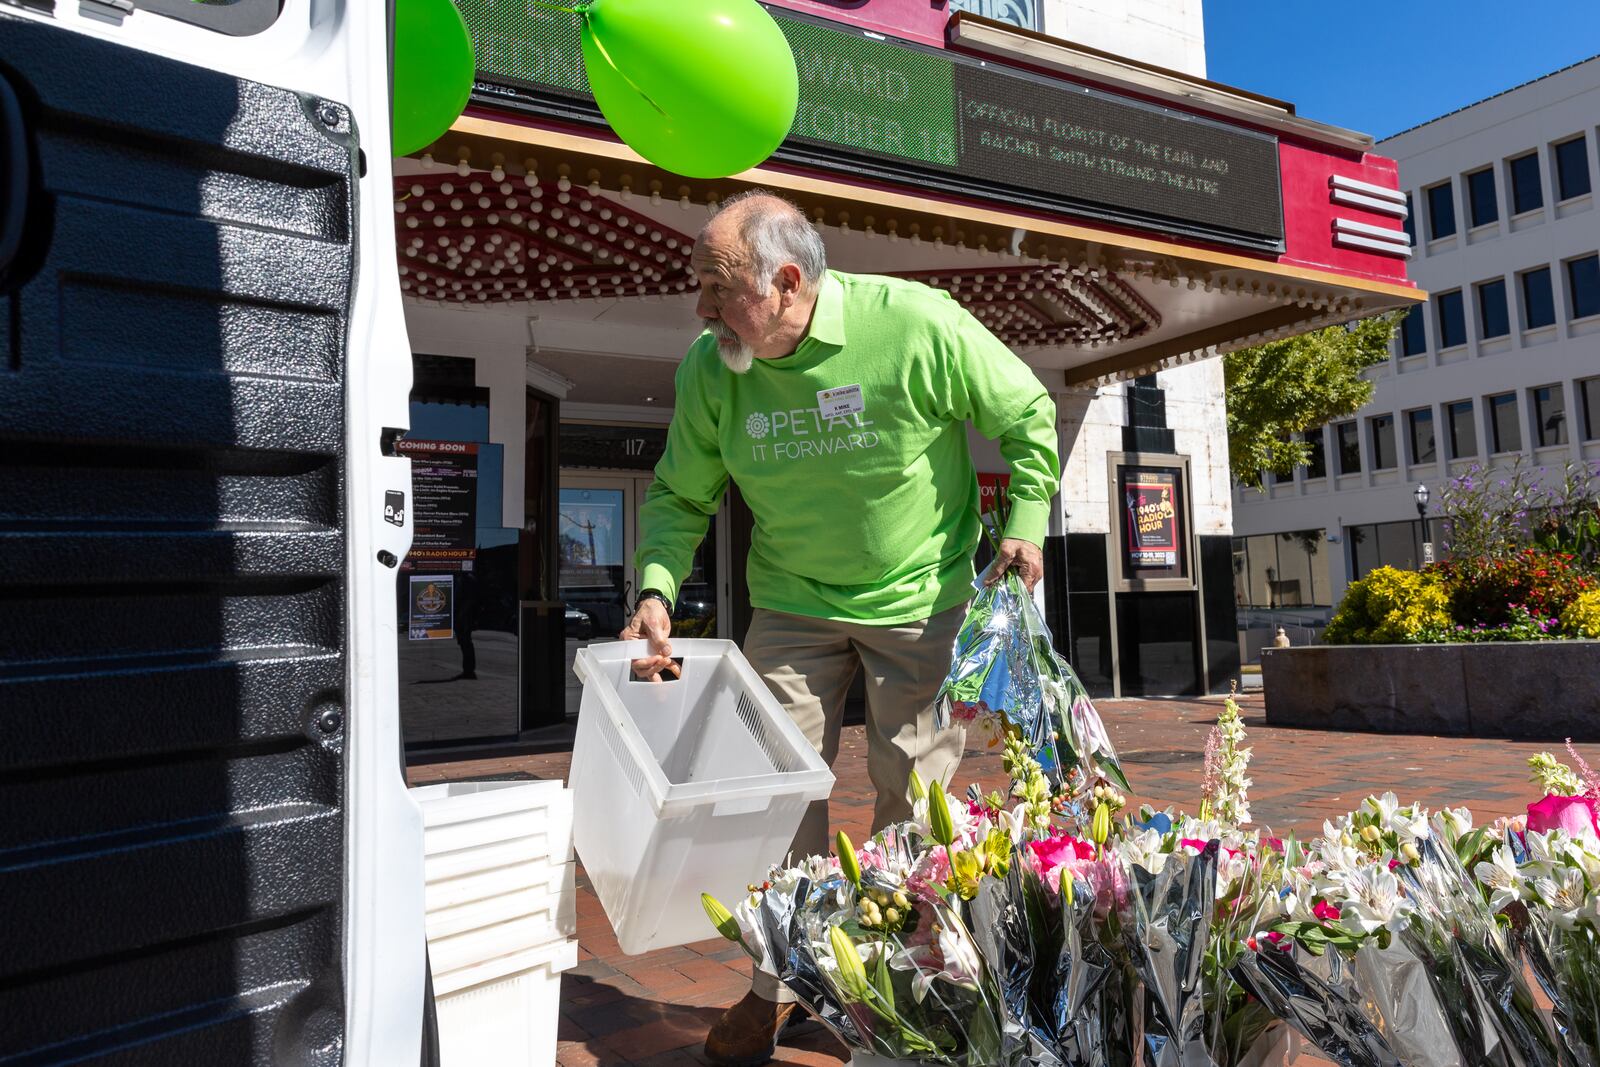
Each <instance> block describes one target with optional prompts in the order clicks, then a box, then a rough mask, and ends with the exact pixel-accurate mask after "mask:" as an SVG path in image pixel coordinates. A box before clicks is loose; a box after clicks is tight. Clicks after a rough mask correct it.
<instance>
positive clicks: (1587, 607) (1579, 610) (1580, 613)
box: [1561, 589, 1600, 638]
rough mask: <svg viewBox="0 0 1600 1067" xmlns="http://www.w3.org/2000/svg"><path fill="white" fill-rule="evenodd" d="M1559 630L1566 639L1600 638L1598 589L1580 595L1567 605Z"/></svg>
mask: <svg viewBox="0 0 1600 1067" xmlns="http://www.w3.org/2000/svg"><path fill="white" fill-rule="evenodd" d="M1561 629H1562V631H1563V632H1564V633H1565V634H1566V635H1567V636H1568V637H1591V638H1596V637H1600V589H1594V590H1590V591H1589V592H1587V593H1583V594H1580V595H1579V596H1578V597H1577V598H1576V599H1574V600H1573V601H1572V603H1570V604H1568V605H1567V610H1565V611H1563V612H1562V613H1561Z"/></svg>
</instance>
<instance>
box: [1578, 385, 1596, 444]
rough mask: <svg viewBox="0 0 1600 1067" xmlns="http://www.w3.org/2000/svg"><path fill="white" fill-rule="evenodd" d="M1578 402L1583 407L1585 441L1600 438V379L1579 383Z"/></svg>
mask: <svg viewBox="0 0 1600 1067" xmlns="http://www.w3.org/2000/svg"><path fill="white" fill-rule="evenodd" d="M1578 401H1579V403H1581V404H1582V405H1583V439H1584V440H1585V441H1593V440H1595V439H1596V438H1600V378H1585V379H1584V380H1583V381H1581V382H1579V383H1578Z"/></svg>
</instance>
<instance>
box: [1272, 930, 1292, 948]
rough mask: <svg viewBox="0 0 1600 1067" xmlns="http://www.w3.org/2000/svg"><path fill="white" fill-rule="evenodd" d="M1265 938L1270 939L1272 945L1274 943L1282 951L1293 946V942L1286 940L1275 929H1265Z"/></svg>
mask: <svg viewBox="0 0 1600 1067" xmlns="http://www.w3.org/2000/svg"><path fill="white" fill-rule="evenodd" d="M1267 940H1268V941H1271V942H1272V943H1273V944H1274V945H1276V946H1277V947H1278V948H1279V949H1281V950H1283V951H1284V952H1288V951H1289V950H1290V949H1292V948H1294V942H1292V941H1289V940H1287V939H1286V938H1285V937H1284V936H1283V935H1282V934H1280V933H1279V932H1278V931H1276V930H1269V931H1267Z"/></svg>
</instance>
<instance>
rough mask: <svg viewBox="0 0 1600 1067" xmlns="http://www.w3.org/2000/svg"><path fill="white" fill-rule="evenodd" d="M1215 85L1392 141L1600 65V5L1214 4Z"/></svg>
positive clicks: (1558, 0) (1210, 25)
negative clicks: (1575, 66) (1571, 70)
mask: <svg viewBox="0 0 1600 1067" xmlns="http://www.w3.org/2000/svg"><path fill="white" fill-rule="evenodd" d="M1204 2H1205V20H1206V66H1207V74H1208V75H1209V76H1210V77H1211V78H1212V80H1214V81H1219V82H1226V83H1227V84H1230V85H1236V86H1238V87H1239V88H1241V89H1250V90H1253V91H1254V92H1258V93H1265V94H1266V95H1268V96H1275V97H1278V98H1280V99H1283V100H1288V101H1291V102H1292V103H1293V104H1294V105H1295V107H1296V110H1297V111H1298V113H1299V114H1301V115H1304V116H1305V117H1306V118H1311V119H1317V120H1320V121H1322V122H1331V123H1333V124H1335V125H1338V126H1346V127H1349V128H1351V129H1356V130H1361V131H1363V132H1365V133H1370V134H1372V135H1374V136H1375V137H1379V138H1383V137H1387V136H1389V135H1390V134H1395V133H1398V132H1400V131H1401V130H1403V129H1406V128H1408V127H1411V126H1415V125H1417V124H1418V123H1421V122H1427V121H1428V120H1429V119H1434V118H1438V117H1439V116H1440V115H1443V114H1445V113H1446V112H1449V111H1454V110H1455V109H1456V108H1459V107H1464V106H1466V105H1467V104H1470V103H1473V102H1474V101H1477V100H1481V99H1483V98H1484V97H1486V96H1493V95H1494V94H1495V93H1498V92H1502V91H1504V90H1506V89H1509V88H1511V87H1512V86H1514V85H1520V84H1521V83H1523V82H1525V81H1529V80H1531V79H1533V78H1537V77H1539V76H1540V75H1543V74H1548V73H1550V72H1551V71H1553V70H1556V69H1558V68H1560V67H1565V66H1567V65H1569V64H1571V63H1575V62H1577V61H1578V60H1581V59H1587V58H1589V57H1590V56H1593V55H1596V54H1600V3H1597V2H1595V0H1515V2H1504V0H1501V2H1490V0H1456V2H1451V0H1388V2H1385V3H1376V2H1373V0H1276V2H1269V0H1204Z"/></svg>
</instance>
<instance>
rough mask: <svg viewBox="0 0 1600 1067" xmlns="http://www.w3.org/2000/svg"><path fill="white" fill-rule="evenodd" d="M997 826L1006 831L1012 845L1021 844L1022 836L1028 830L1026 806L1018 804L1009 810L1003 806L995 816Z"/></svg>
mask: <svg viewBox="0 0 1600 1067" xmlns="http://www.w3.org/2000/svg"><path fill="white" fill-rule="evenodd" d="M995 821H996V823H997V824H998V828H999V829H1001V830H1004V831H1005V832H1006V836H1008V837H1010V838H1011V843H1012V845H1020V844H1022V838H1023V836H1024V835H1025V834H1026V833H1027V832H1028V806H1027V805H1026V804H1018V805H1017V806H1016V807H1014V808H1012V809H1011V810H1010V811H1006V810H1005V809H1004V808H1002V809H1001V810H1000V812H999V813H998V814H997V815H996V816H995Z"/></svg>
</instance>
